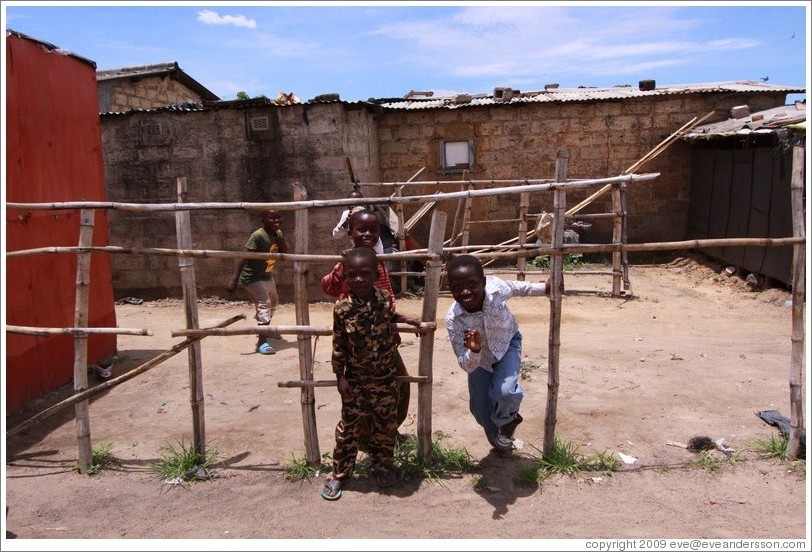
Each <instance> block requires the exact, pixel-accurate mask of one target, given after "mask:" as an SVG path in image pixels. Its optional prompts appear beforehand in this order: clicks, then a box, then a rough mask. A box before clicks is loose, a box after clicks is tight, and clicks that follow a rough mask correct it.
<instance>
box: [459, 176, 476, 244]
mask: <svg viewBox="0 0 812 552" xmlns="http://www.w3.org/2000/svg"><path fill="white" fill-rule="evenodd" d="M465 189H466V190H468V191H471V190H473V189H474V184H473V183H472V182H468V183H466V185H465ZM472 202H473V198H472V197H471V196H468V197H466V198H465V211H464V212H463V214H462V247H463V249H462V253H468V240H469V239H470V230H469V229H468V228H469V227H470V225H471V203H472Z"/></svg>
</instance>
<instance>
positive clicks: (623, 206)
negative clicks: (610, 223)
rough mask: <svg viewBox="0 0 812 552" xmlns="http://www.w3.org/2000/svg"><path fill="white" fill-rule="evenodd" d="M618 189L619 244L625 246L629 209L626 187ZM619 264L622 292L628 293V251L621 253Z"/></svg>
mask: <svg viewBox="0 0 812 552" xmlns="http://www.w3.org/2000/svg"><path fill="white" fill-rule="evenodd" d="M618 187H619V188H620V216H621V219H622V223H621V225H620V243H622V244H623V245H626V243H628V241H629V231H628V228H629V208H628V204H627V202H626V198H627V194H626V185H625V184H619V185H618ZM620 264H621V267H622V269H623V274H622V278H623V290H624V291H629V290H631V289H632V284H631V280H630V279H629V251H628V250H626V249H624V250H623V251H622V252H621V263H620Z"/></svg>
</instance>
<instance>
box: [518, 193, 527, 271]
mask: <svg viewBox="0 0 812 552" xmlns="http://www.w3.org/2000/svg"><path fill="white" fill-rule="evenodd" d="M529 208H530V194H529V193H527V192H525V193H523V194H519V242H518V243H519V250H521V248H522V246H523V245H524V244H525V243H526V242H527V211H528V209H529ZM525 266H527V257H519V258H518V259H517V260H516V271H517V272H518V274H516V279H517V280H521V281H522V282H523V281H524V269H525Z"/></svg>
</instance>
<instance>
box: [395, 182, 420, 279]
mask: <svg viewBox="0 0 812 552" xmlns="http://www.w3.org/2000/svg"><path fill="white" fill-rule="evenodd" d="M424 170H426V167H421V168H420V170H419V171H417V172H416V173H414V174H413V175H412V177H411V178H409V180H407V181H406V182H412V181H413V180H414V179H415V178H417V177H418V175H419V174H420V173H422V172H423V171H424ZM396 192H397V196H398V197H403V186H398V187H397V189H396ZM395 213H397V217H398V232H397V234H398V235H397V238H398V249H399V250H400V251H406V249H407V247H406V232H407V228H406V220H405V219H404V216H403V203H400V202H398V204H397V205H396V206H395ZM408 268H409V267H408V265H407V264H406V261H400V271H401V272H406V271H407V270H408ZM408 287H409V277H408V276H407V275H405V274H401V275H400V292H401V293H403V292H405V291H407V290H408Z"/></svg>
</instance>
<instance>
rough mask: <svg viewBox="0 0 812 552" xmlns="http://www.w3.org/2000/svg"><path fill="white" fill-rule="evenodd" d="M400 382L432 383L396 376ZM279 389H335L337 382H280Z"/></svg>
mask: <svg viewBox="0 0 812 552" xmlns="http://www.w3.org/2000/svg"><path fill="white" fill-rule="evenodd" d="M395 379H397V380H398V381H400V382H407V383H430V381H429V378H428V377H426V376H395ZM276 385H277V387H287V388H290V387H335V386H336V385H337V381H336V380H334V379H329V380H306V381H305V380H298V381H279V382H277V383H276Z"/></svg>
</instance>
